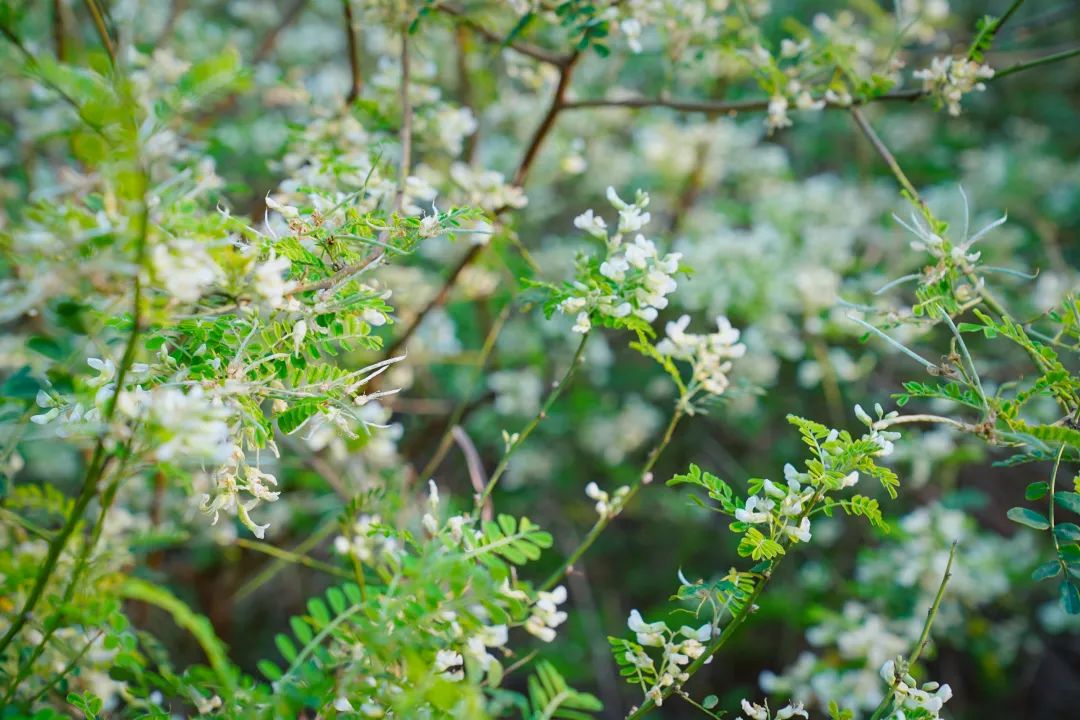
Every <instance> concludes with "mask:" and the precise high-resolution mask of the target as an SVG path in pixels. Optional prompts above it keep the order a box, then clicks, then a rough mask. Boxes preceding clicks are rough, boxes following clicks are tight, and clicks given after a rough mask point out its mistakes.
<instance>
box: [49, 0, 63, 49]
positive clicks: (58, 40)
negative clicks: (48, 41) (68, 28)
mask: <svg viewBox="0 0 1080 720" xmlns="http://www.w3.org/2000/svg"><path fill="white" fill-rule="evenodd" d="M52 13H53V17H52V31H53V47H54V49H55V50H56V59H57V60H59V61H60V62H64V55H65V52H64V45H65V43H64V3H63V0H53V5H52Z"/></svg>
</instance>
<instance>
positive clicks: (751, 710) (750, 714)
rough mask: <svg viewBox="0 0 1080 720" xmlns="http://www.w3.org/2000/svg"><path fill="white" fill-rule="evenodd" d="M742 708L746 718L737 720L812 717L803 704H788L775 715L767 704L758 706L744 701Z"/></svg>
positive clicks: (737, 718)
mask: <svg viewBox="0 0 1080 720" xmlns="http://www.w3.org/2000/svg"><path fill="white" fill-rule="evenodd" d="M741 706H742V711H743V713H744V714H745V715H746V717H745V718H743V717H742V716H741V715H740V716H737V717H736V718H735V720H789V718H793V717H801V718H809V717H810V715H809V714H808V713H807V712H806V710H805V708H803V704H802V703H801V702H792V703H788V704H787V705H785V706H784V707H782V708H780V709H779V710H777V711H776V714H775V715H773V714H772V713H771V712H770V710H769V703H767V702H766V703H765V704H764V705H758V704H757V703H752V702H750V701H749V700H745V699H744V700H743V701H742V703H741Z"/></svg>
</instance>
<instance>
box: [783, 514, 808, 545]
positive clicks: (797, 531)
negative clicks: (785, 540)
mask: <svg viewBox="0 0 1080 720" xmlns="http://www.w3.org/2000/svg"><path fill="white" fill-rule="evenodd" d="M784 532H785V533H787V535H788V537H790V538H791V539H792V541H793V542H794V541H798V542H810V518H806V517H804V518H803V519H802V522H800V523H799V526H798V527H792V526H791V525H787V526H785V527H784Z"/></svg>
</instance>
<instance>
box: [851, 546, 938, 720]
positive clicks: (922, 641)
mask: <svg viewBox="0 0 1080 720" xmlns="http://www.w3.org/2000/svg"><path fill="white" fill-rule="evenodd" d="M955 557H956V541H955V540H954V541H953V544H952V547H951V548H950V549H949V562H948V563H946V565H945V574H944V576H942V578H941V584H940V585H939V586H938V590H937V595H935V596H934V601H933V603H931V604H930V609H929V610H927V611H926V622H925V623H923V629H922V633H921V634H920V635H919V640H918V642H917V643H916V644H915V647H914V648H913V649H912V651H911V655H909V656H908V659H907V664H908V667H911V666H912V665H914V664H915V663H916V662H918V660H919V658H920V657H921V656H922V653H923V650H925V649H926V645H927V643H928V642H930V628H931V626H933V624H934V618H935V617H937V611H938V607H939V606H940V605H941V600H942V598H944V597H945V586H946V585H948V584H949V578H951V577H952V564H953V558H955ZM895 696H896V689H895V688H893V687H890V688H889V692H888V693H886V694H885V697H884V698H882V700H881V703H880V704H879V705H878V706H877V708H876V709H875V710H874V714H873V715H871V716H870V720H881V718H883V717H884V716H885V714H886V713H888V712H889V709H890V708H891V707H892V701H893V698H894V697H895Z"/></svg>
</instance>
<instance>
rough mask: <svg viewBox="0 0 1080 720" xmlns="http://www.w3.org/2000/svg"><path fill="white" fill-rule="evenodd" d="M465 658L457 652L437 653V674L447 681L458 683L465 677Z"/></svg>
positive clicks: (440, 651)
mask: <svg viewBox="0 0 1080 720" xmlns="http://www.w3.org/2000/svg"><path fill="white" fill-rule="evenodd" d="M464 664H465V658H463V657H462V656H461V653H459V652H457V651H455V650H439V651H438V652H437V653H435V664H434V665H433V667H434V670H435V672H437V673H439V674H440V675H442V676H443V677H444V678H446V679H447V680H450V681H453V682H457V681H458V680H462V679H463V678H464V677H465V671H464Z"/></svg>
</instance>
